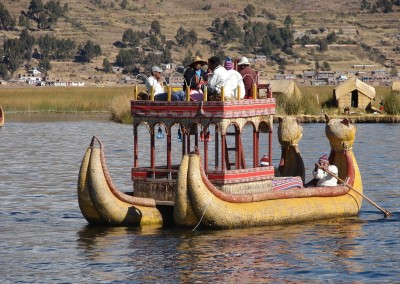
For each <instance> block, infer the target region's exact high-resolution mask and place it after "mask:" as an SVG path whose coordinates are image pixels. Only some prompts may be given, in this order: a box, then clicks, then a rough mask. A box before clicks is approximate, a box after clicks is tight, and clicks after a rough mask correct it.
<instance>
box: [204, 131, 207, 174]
mask: <svg viewBox="0 0 400 284" xmlns="http://www.w3.org/2000/svg"><path fill="white" fill-rule="evenodd" d="M204 132H205V131H204ZM204 171H205V172H206V173H207V172H208V141H207V139H204Z"/></svg>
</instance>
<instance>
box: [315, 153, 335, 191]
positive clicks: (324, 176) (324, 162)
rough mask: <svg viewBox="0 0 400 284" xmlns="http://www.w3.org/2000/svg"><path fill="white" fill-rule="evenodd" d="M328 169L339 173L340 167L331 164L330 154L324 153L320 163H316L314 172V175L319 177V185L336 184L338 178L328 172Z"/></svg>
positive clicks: (316, 177)
mask: <svg viewBox="0 0 400 284" xmlns="http://www.w3.org/2000/svg"><path fill="white" fill-rule="evenodd" d="M326 170H328V171H330V172H331V173H333V174H334V175H337V174H338V168H337V167H336V166H335V165H329V160H328V156H327V155H323V156H321V157H320V158H319V160H318V163H316V164H315V167H314V170H313V172H312V175H313V177H314V178H315V179H318V181H317V186H336V185H337V179H336V178H335V177H333V176H332V175H331V174H329V173H327V172H326Z"/></svg>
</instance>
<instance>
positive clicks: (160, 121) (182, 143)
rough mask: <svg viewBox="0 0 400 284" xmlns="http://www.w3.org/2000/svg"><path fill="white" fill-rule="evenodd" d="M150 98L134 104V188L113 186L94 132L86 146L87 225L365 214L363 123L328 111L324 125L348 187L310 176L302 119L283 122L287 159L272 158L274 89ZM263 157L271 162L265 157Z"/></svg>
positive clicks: (242, 223)
mask: <svg viewBox="0 0 400 284" xmlns="http://www.w3.org/2000/svg"><path fill="white" fill-rule="evenodd" d="M153 97H154V96H153V95H151V94H150V96H149V98H150V99H149V100H140V99H134V100H132V101H131V113H132V118H133V135H134V139H133V144H134V145H133V146H134V147H133V148H134V151H133V167H132V169H131V179H132V181H133V190H132V192H128V193H124V192H121V191H120V190H118V189H117V188H116V187H115V185H114V184H113V182H112V179H111V177H110V174H109V172H108V170H107V166H106V163H105V154H104V150H103V146H102V143H101V142H100V140H99V139H98V138H97V137H93V139H92V141H91V143H90V145H89V147H88V149H87V150H86V153H85V155H84V158H83V160H82V163H81V168H80V171H79V179H78V202H79V207H80V210H81V212H82V215H83V216H84V217H85V218H86V220H87V221H88V222H89V223H90V224H96V225H112V226H136V227H139V226H145V225H148V224H149V225H150V224H158V225H161V226H179V227H189V228H195V227H196V228H197V227H201V228H211V229H227V228H238V227H251V226H266V225H274V224H289V223H298V222H304V221H310V220H317V219H324V218H335V217H342V216H351V215H356V214H358V212H359V210H360V208H361V204H362V199H361V197H360V196H359V195H358V194H355V193H354V192H353V190H350V188H353V189H356V190H357V191H359V193H362V181H361V175H360V172H359V169H358V165H357V161H356V158H355V156H354V153H353V151H352V147H353V143H354V139H355V133H356V130H355V127H354V125H352V124H351V123H350V122H349V121H348V120H347V119H329V117H326V130H325V134H326V136H327V138H328V140H329V142H330V146H331V149H330V156H329V160H330V162H331V164H334V165H336V166H337V167H338V170H339V177H340V178H341V179H343V180H345V184H341V185H338V186H333V187H317V186H315V184H314V183H313V181H311V182H309V183H307V184H306V183H305V180H304V177H305V174H304V168H305V167H304V162H303V159H302V156H301V152H300V149H299V146H298V142H299V140H300V139H301V137H302V135H303V134H302V127H299V124H298V121H297V120H295V119H292V118H287V119H284V120H282V121H280V123H279V128H278V137H279V139H278V140H279V143H280V144H281V148H282V150H281V161H280V164H279V167H275V166H274V165H273V164H272V156H273V153H272V143H273V141H272V137H273V136H272V133H273V116H274V114H275V107H276V103H275V99H274V98H273V97H272V92H270V91H269V92H268V95H267V97H266V98H262V99H260V98H257V96H256V95H255V96H254V97H253V99H246V100H223V96H221V97H222V99H221V101H207V94H205V96H204V100H203V101H190V99H188V101H184V102H182V101H169V100H168V101H154V100H153ZM135 98H138V96H137V92H135ZM139 130H141V131H139ZM175 131H177V132H175ZM139 133H140V135H139ZM143 133H145V134H143ZM175 133H177V139H174V138H175ZM146 134H148V136H147V137H145V136H146ZM164 134H165V135H164ZM165 136H166V137H165ZM146 139H147V140H146ZM242 139H244V140H243V141H242ZM244 143H245V144H244ZM143 149H145V150H143ZM146 149H147V151H148V152H146ZM177 149H178V150H177ZM160 151H161V152H163V154H165V155H164V158H159V156H158V155H157V154H158V153H159V152H160ZM263 155H264V157H263V160H264V161H265V159H266V166H265V165H264V166H261V164H260V157H261V156H263ZM176 161H178V162H176Z"/></svg>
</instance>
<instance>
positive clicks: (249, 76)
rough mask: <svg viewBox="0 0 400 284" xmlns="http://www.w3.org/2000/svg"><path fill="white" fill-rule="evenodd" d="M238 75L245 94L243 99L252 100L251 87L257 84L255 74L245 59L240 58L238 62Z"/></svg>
mask: <svg viewBox="0 0 400 284" xmlns="http://www.w3.org/2000/svg"><path fill="white" fill-rule="evenodd" d="M238 66H239V73H240V75H242V77H243V83H244V88H245V91H246V94H245V96H244V98H245V99H251V98H253V85H254V84H255V83H257V73H256V71H254V70H253V69H252V68H251V67H250V62H249V60H248V59H247V57H245V56H242V58H240V60H239V62H238Z"/></svg>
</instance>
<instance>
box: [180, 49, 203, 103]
mask: <svg viewBox="0 0 400 284" xmlns="http://www.w3.org/2000/svg"><path fill="white" fill-rule="evenodd" d="M206 64H207V62H206V61H203V60H202V59H201V58H200V57H199V56H196V57H195V58H194V59H193V62H192V63H191V64H190V65H189V68H188V69H186V71H185V73H184V74H183V77H184V79H185V80H184V82H183V91H186V88H187V86H189V87H190V97H191V99H192V100H196V101H199V100H203V90H202V86H203V84H204V83H206V82H207V72H206V71H204V70H203V69H202V67H203V66H204V65H206Z"/></svg>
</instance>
